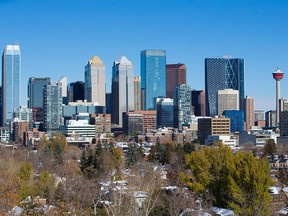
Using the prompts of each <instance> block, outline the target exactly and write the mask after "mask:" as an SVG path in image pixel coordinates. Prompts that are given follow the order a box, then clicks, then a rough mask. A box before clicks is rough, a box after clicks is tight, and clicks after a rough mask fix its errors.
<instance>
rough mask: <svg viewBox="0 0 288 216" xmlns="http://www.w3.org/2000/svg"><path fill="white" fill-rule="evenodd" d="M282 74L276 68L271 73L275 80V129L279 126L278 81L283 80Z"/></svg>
mask: <svg viewBox="0 0 288 216" xmlns="http://www.w3.org/2000/svg"><path fill="white" fill-rule="evenodd" d="M283 77H284V73H283V72H282V71H280V70H279V69H278V68H277V70H276V71H275V72H274V73H273V78H274V79H275V80H276V127H278V126H279V114H280V113H279V99H280V80H281V79H283Z"/></svg>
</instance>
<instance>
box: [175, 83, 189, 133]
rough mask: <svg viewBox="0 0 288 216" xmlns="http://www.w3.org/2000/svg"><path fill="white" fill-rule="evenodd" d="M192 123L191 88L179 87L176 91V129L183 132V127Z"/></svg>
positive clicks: (184, 85)
mask: <svg viewBox="0 0 288 216" xmlns="http://www.w3.org/2000/svg"><path fill="white" fill-rule="evenodd" d="M190 123H191V87H190V86H189V85H186V84H182V85H178V86H177V87H176V88H175V91H174V127H175V128H178V131H180V132H181V131H182V127H183V125H189V124H190Z"/></svg>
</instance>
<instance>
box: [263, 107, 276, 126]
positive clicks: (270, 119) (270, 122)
mask: <svg viewBox="0 0 288 216" xmlns="http://www.w3.org/2000/svg"><path fill="white" fill-rule="evenodd" d="M265 126H266V127H276V110H269V111H267V112H265Z"/></svg>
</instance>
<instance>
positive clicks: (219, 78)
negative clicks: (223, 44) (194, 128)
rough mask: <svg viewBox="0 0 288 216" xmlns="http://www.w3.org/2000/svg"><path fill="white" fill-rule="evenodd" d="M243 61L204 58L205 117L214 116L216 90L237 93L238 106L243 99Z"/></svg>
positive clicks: (215, 112)
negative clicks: (234, 91)
mask: <svg viewBox="0 0 288 216" xmlns="http://www.w3.org/2000/svg"><path fill="white" fill-rule="evenodd" d="M244 88H245V86H244V59H241V58H206V59H205V98H206V115H208V116H212V117H213V116H215V115H217V113H218V110H217V93H218V90H223V89H234V90H238V91H239V104H241V101H242V100H243V99H244V95H245V89H244Z"/></svg>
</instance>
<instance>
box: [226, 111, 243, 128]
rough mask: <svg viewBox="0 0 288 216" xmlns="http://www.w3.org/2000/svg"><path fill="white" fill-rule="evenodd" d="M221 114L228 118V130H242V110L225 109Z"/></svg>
mask: <svg viewBox="0 0 288 216" xmlns="http://www.w3.org/2000/svg"><path fill="white" fill-rule="evenodd" d="M223 115H224V116H225V118H229V119H230V131H231V132H232V133H234V132H241V131H243V130H244V112H243V111H242V110H225V111H224V113H223Z"/></svg>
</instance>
